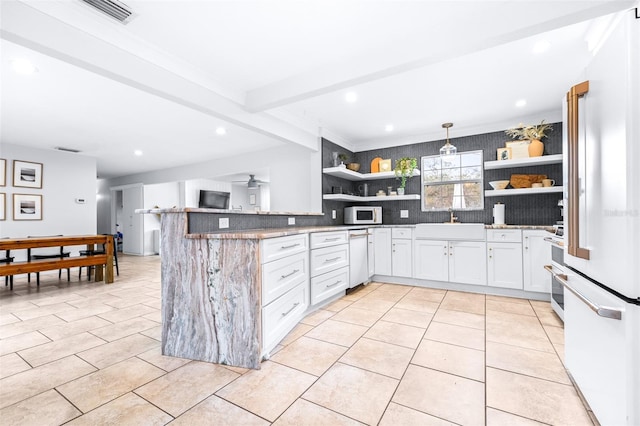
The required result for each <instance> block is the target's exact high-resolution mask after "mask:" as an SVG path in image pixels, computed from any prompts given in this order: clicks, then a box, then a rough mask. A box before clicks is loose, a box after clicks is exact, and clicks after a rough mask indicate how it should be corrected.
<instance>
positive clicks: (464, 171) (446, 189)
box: [421, 151, 484, 212]
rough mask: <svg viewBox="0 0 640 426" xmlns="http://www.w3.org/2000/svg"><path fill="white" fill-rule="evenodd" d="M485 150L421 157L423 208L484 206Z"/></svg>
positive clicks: (430, 209)
mask: <svg viewBox="0 0 640 426" xmlns="http://www.w3.org/2000/svg"><path fill="white" fill-rule="evenodd" d="M482 158H483V157H482V151H468V152H461V153H459V154H456V155H452V156H449V157H441V156H440V155H430V156H428V157H422V159H421V162H422V211H427V212H430V211H441V210H449V209H453V210H483V209H484V183H483V175H484V167H483V166H484V163H483V161H482Z"/></svg>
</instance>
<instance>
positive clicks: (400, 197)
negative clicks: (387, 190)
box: [322, 194, 420, 202]
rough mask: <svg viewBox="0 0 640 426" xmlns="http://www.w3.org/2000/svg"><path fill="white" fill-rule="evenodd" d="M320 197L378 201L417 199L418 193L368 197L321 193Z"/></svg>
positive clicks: (336, 199) (335, 199)
mask: <svg viewBox="0 0 640 426" xmlns="http://www.w3.org/2000/svg"><path fill="white" fill-rule="evenodd" d="M322 198H323V199H324V200H334V201H358V202H367V201H375V202H379V201H400V200H419V199H420V195H419V194H406V195H385V196H382V197H378V196H376V195H373V196H369V197H361V196H359V195H348V194H323V195H322Z"/></svg>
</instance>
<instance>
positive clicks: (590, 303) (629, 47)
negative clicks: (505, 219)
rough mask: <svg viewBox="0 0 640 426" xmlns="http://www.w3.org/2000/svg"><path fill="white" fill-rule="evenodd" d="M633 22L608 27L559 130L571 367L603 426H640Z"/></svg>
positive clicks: (639, 106) (638, 60) (637, 55)
mask: <svg viewBox="0 0 640 426" xmlns="http://www.w3.org/2000/svg"><path fill="white" fill-rule="evenodd" d="M637 15H638V11H637V10H629V11H627V12H625V13H622V14H620V15H619V16H617V17H615V18H613V19H612V20H611V22H612V23H613V24H612V25H611V27H610V28H609V30H610V31H605V32H604V34H606V37H607V38H606V40H604V42H603V43H602V44H600V47H599V50H598V52H597V54H596V55H595V56H594V58H593V59H592V61H591V62H590V64H589V65H588V67H587V68H586V69H585V73H584V78H585V80H586V81H584V82H583V83H580V84H578V85H576V86H574V87H572V88H571V90H570V91H569V93H568V94H567V102H566V112H567V115H566V118H567V122H565V123H564V124H565V125H564V126H563V133H564V134H563V157H564V167H563V173H564V182H565V183H566V184H567V186H568V190H565V193H564V207H565V216H564V221H565V231H566V232H565V234H566V235H565V242H566V244H565V251H564V262H565V264H566V279H564V278H563V277H560V281H561V282H562V283H563V284H564V287H565V289H564V290H565V291H564V321H565V363H566V366H567V369H568V370H569V372H570V373H571V375H572V377H573V378H574V380H575V382H576V383H577V385H578V387H579V388H580V391H581V392H582V394H583V395H584V396H585V398H586V401H587V402H588V403H589V405H590V407H591V409H592V410H593V412H594V414H595V415H596V417H597V419H598V421H599V422H600V423H601V424H603V425H640V403H639V401H640V238H639V237H640V167H638V163H640V145H639V142H640V120H638V117H640V78H639V76H640V19H638V18H637Z"/></svg>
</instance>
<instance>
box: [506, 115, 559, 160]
mask: <svg viewBox="0 0 640 426" xmlns="http://www.w3.org/2000/svg"><path fill="white" fill-rule="evenodd" d="M550 130H553V127H552V126H551V124H548V123H545V122H544V120H542V121H541V122H540V124H528V125H524V124H522V123H520V124H518V125H517V126H516V127H512V128H510V129H507V130H505V131H504V132H505V133H506V134H507V135H509V136H511V137H512V138H515V139H519V140H521V141H526V140H528V141H530V142H529V157H540V156H541V155H542V153H543V152H544V144H543V143H542V142H541V141H540V139H542V138H544V137H546V136H547V133H548V132H549V131H550Z"/></svg>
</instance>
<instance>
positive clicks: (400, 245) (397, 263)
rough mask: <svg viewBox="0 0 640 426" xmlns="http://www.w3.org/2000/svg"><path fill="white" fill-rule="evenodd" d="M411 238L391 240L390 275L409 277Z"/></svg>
mask: <svg viewBox="0 0 640 426" xmlns="http://www.w3.org/2000/svg"><path fill="white" fill-rule="evenodd" d="M411 252H412V250H411V240H401V239H397V238H393V239H392V240H391V275H393V276H394V277H409V278H410V277H411V261H412V259H411Z"/></svg>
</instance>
